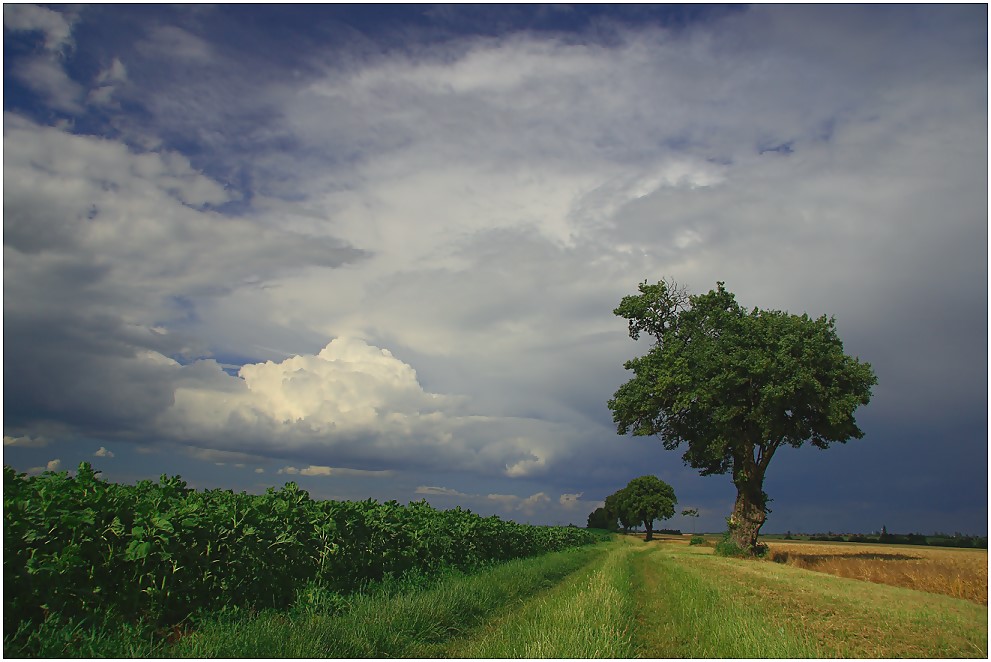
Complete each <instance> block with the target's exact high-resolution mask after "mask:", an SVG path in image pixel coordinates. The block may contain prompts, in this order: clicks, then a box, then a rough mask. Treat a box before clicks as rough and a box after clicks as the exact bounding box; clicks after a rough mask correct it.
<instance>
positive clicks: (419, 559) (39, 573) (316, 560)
mask: <svg viewBox="0 0 991 662" xmlns="http://www.w3.org/2000/svg"><path fill="white" fill-rule="evenodd" d="M3 499H4V557H3V561H4V606H5V609H4V633H5V637H4V651H5V653H6V652H10V653H11V654H14V655H15V656H17V654H18V653H22V654H24V655H28V656H32V655H33V652H32V651H33V649H32V648H31V647H30V646H28V643H29V642H28V633H30V632H34V631H37V627H38V626H40V625H41V624H43V623H46V622H48V621H50V620H51V619H53V618H58V619H61V620H60V621H59V622H64V623H71V624H72V625H71V628H70V629H71V631H72V632H75V629H81V631H82V630H85V629H86V628H87V627H91V626H94V625H95V624H96V623H97V621H99V619H100V615H101V614H106V613H108V612H110V611H114V612H116V613H119V614H125V615H126V619H125V620H128V621H129V622H132V623H137V622H146V623H148V624H150V625H151V626H154V627H158V628H167V627H168V626H173V625H175V624H177V623H180V622H182V621H184V620H186V619H188V618H189V617H190V616H192V615H195V614H198V613H204V612H208V611H215V610H221V609H227V608H245V609H252V610H262V609H286V608H289V607H292V606H293V605H309V606H310V607H312V608H319V609H325V608H331V607H333V606H335V605H336V604H337V602H336V600H337V598H335V597H334V596H339V595H346V594H347V593H349V592H353V591H355V590H357V589H360V588H361V587H363V586H367V585H368V584H370V583H374V582H381V581H382V580H383V579H386V578H390V579H391V581H406V582H407V583H408V582H409V581H413V578H415V577H420V576H422V577H427V576H432V575H436V574H437V573H439V572H442V571H443V570H444V569H446V568H455V569H459V570H472V569H477V568H480V567H482V566H485V565H487V564H490V563H493V562H496V561H505V560H510V559H516V558H525V557H529V556H534V555H538V554H543V553H546V552H550V551H557V550H562V549H566V548H569V547H574V546H580V545H586V544H590V543H593V542H596V540H597V539H598V537H597V536H596V535H595V534H593V533H592V532H589V531H586V530H584V529H578V528H574V527H538V526H526V525H521V524H517V523H515V522H507V521H503V520H501V519H499V518H498V517H479V516H478V515H475V514H474V513H472V512H470V511H468V510H462V509H460V508H457V509H454V510H448V511H439V510H436V509H434V508H432V507H431V506H430V505H429V504H428V503H427V502H426V501H420V502H415V503H410V504H409V505H408V506H403V505H400V504H399V503H397V502H395V501H389V502H387V503H378V502H376V501H374V500H371V499H369V500H366V501H359V502H341V501H314V500H313V499H311V498H310V496H309V494H308V493H307V492H306V491H305V490H302V489H300V488H299V486H298V485H296V484H295V483H287V484H286V485H285V486H284V487H282V488H281V489H279V490H275V489H272V488H270V489H269V490H268V491H267V492H266V493H265V494H262V495H249V494H246V493H243V492H242V493H240V494H236V493H234V492H231V491H229V490H205V491H202V492H196V491H194V490H191V489H189V488H188V487H187V486H186V483H185V481H183V480H182V479H181V478H180V477H178V476H175V477H171V478H170V477H167V476H162V477H161V479H160V480H159V481H158V482H157V483H155V482H152V481H149V480H145V481H141V482H139V483H138V484H136V485H117V484H114V483H108V482H106V481H103V480H101V479H100V478H99V477H98V472H96V471H94V470H93V468H92V467H91V466H90V465H89V464H88V463H85V462H84V463H82V464H80V465H79V470H78V472H77V474H76V476H74V477H70V476H69V474H68V472H60V473H54V472H45V473H44V474H42V475H40V476H30V477H29V476H27V475H25V474H20V473H17V472H16V471H14V470H13V469H12V468H10V467H4V493H3ZM403 578H406V579H403ZM301 587H302V588H301ZM301 591H302V593H301ZM52 622H53V623H54V622H55V621H52ZM25 624H26V626H25ZM67 627H68V626H67ZM63 630H64V629H63ZM63 630H59V632H63ZM59 636H60V637H61V635H59ZM72 636H73V637H75V636H76V635H75V634H73V635H72ZM62 638H64V637H62ZM35 639H37V637H36V638H35ZM24 646H28V648H24Z"/></svg>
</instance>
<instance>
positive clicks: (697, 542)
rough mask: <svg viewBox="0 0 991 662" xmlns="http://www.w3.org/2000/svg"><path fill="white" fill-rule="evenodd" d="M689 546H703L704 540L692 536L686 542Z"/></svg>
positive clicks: (700, 537)
mask: <svg viewBox="0 0 991 662" xmlns="http://www.w3.org/2000/svg"><path fill="white" fill-rule="evenodd" d="M688 544H689V545H704V544H705V538H703V537H702V536H692V538H691V540H689V541H688Z"/></svg>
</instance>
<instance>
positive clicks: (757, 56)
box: [4, 5, 987, 531]
mask: <svg viewBox="0 0 991 662" xmlns="http://www.w3.org/2000/svg"><path fill="white" fill-rule="evenodd" d="M4 19H5V40H4V50H5V64H4V67H5V77H4V78H5V81H4V85H5V100H4V103H5V111H6V112H5V118H4V124H5V143H4V152H5V153H4V161H5V163H4V165H5V168H4V177H5V182H4V184H5V186H4V196H5V198H4V242H5V246H4V269H5V279H4V295H5V296H4V317H5V325H6V330H5V340H7V347H8V354H7V356H6V357H5V365H4V377H5V381H7V382H8V383H12V382H13V383H20V384H21V385H22V388H21V389H19V390H18V391H15V392H13V393H11V392H10V389H8V392H6V393H5V409H6V410H7V418H6V419H5V426H6V427H5V435H6V436H9V437H10V438H11V439H31V440H34V439H37V438H41V437H44V438H45V439H49V438H50V439H52V440H53V441H52V444H53V446H49V447H44V448H39V449H28V448H27V447H25V448H20V447H18V446H11V448H12V449H19V450H18V452H20V451H22V450H23V451H27V450H32V452H34V451H37V452H42V451H46V452H47V451H48V450H49V449H51V448H55V447H59V448H61V447H60V446H57V444H59V443H62V442H61V441H59V440H61V439H64V440H66V441H65V443H68V440H70V439H71V438H72V435H73V434H74V433H75V434H78V433H80V432H86V433H90V434H92V435H94V438H93V439H88V440H87V442H86V443H87V451H86V453H87V455H86V456H87V457H89V456H91V455H92V452H93V449H95V448H100V447H106V448H107V449H108V450H109V451H112V452H116V454H117V456H116V458H115V461H116V462H118V463H122V458H127V457H129V454H128V453H126V452H122V451H121V449H120V448H111V446H110V445H108V444H109V442H106V441H105V440H106V439H110V438H115V437H116V438H124V437H127V438H129V439H131V440H132V442H133V443H134V444H135V445H137V444H144V445H145V446H151V444H152V440H156V439H157V440H160V439H168V440H170V441H171V443H174V444H179V445H180V446H181V445H185V446H186V447H188V448H190V449H194V450H193V451H190V452H192V453H193V455H181V454H180V455H181V456H182V457H183V458H185V459H184V461H186V462H207V461H208V459H209V458H216V457H221V456H219V455H216V454H217V453H227V454H230V453H235V454H236V453H241V454H242V455H244V456H245V457H247V458H249V459H245V457H241V460H243V461H238V462H235V464H246V465H248V466H254V468H257V469H262V465H263V464H264V463H266V462H269V463H279V464H278V466H281V467H283V468H286V467H289V468H293V469H295V470H297V471H298V472H299V473H298V474H292V475H294V476H297V477H299V479H300V480H307V481H330V480H333V479H334V474H333V472H331V471H330V470H331V469H332V468H338V469H340V468H347V469H351V470H353V471H378V470H393V471H395V472H396V473H395V475H394V477H393V480H392V481H391V484H392V485H393V487H390V488H388V489H390V490H393V491H392V492H389V493H388V494H389V497H390V498H403V497H404V496H406V497H412V496H414V494H415V491H416V489H417V488H420V487H424V488H435V490H436V491H435V492H432V493H430V496H431V497H432V498H438V499H457V498H462V499H468V500H471V499H474V501H465V503H469V502H470V503H472V505H473V507H474V505H475V504H485V505H487V506H492V505H498V506H499V507H502V508H504V509H505V510H503V511H501V512H505V513H515V514H516V516H522V515H523V513H524V512H526V513H529V514H528V515H527V516H532V517H542V518H544V519H545V520H553V519H554V518H556V517H565V516H566V515H567V516H569V517H571V516H575V513H576V512H578V510H580V509H584V508H587V509H588V510H591V508H592V507H594V505H595V503H596V500H598V499H601V498H602V497H604V496H605V495H607V494H609V493H611V492H613V491H615V490H616V489H618V488H619V487H622V485H624V484H625V483H626V482H627V481H628V480H629V479H630V478H632V477H634V476H635V475H641V474H643V473H648V472H651V473H656V474H657V475H659V476H661V477H662V478H663V479H664V480H667V481H668V482H670V483H671V484H672V485H674V486H675V488H676V491H677V492H678V494H679V495H681V496H682V498H681V501H682V504H683V505H685V506H686V507H687V506H697V507H700V508H701V509H702V512H703V517H702V518H701V521H700V522H699V523H698V524H699V526H700V527H702V528H710V529H716V528H720V527H721V526H722V523H723V521H722V518H723V517H724V516H725V511H726V510H727V509H728V508H729V504H730V503H731V501H732V496H733V495H732V486H731V485H730V483H729V480H728V479H727V478H726V477H714V478H707V479H701V478H699V477H698V476H697V475H695V473H694V472H693V471H692V470H690V469H687V468H685V467H684V466H683V465H682V462H681V459H680V452H665V451H663V450H662V449H661V448H660V443H659V442H658V441H657V440H653V439H632V438H622V437H618V436H616V435H615V427H614V425H613V423H612V421H611V417H610V413H609V411H608V410H607V409H606V407H605V402H606V400H608V399H609V397H611V395H612V394H613V392H614V391H615V389H616V388H617V387H618V386H619V385H620V384H621V383H623V381H624V380H625V379H627V378H628V374H627V373H626V372H625V371H624V370H623V369H622V365H623V362H624V361H625V360H627V359H629V358H631V357H632V356H634V355H637V354H641V353H643V351H645V346H644V344H643V343H635V342H633V341H631V340H629V339H628V338H627V336H626V326H625V324H624V323H623V320H620V319H617V318H615V317H614V316H613V315H612V314H611V311H612V309H613V308H614V307H615V306H616V305H617V304H618V303H619V300H620V299H621V298H622V296H624V295H626V294H631V293H633V292H635V290H636V285H637V283H639V282H641V281H643V280H650V281H655V280H657V279H659V278H661V277H664V276H667V277H673V278H675V279H676V280H678V281H679V282H682V283H684V284H686V285H687V286H688V287H689V289H690V290H692V291H695V292H701V291H705V290H708V289H709V288H711V287H713V286H714V285H715V282H716V281H726V283H727V286H728V287H729V289H730V290H731V291H733V292H735V293H736V294H737V297H738V299H739V300H740V301H741V303H742V304H744V305H745V306H748V307H749V306H758V307H762V308H776V309H786V310H789V311H791V312H796V313H801V312H808V313H809V314H811V315H813V316H818V315H820V314H827V315H829V314H835V315H836V317H837V324H838V328H839V331H840V335H841V337H842V338H843V339H844V341H845V344H846V349H847V351H848V352H850V353H853V354H856V355H858V356H860V358H862V359H864V360H867V361H869V362H871V363H872V365H873V366H874V368H875V370H876V372H877V373H878V376H879V380H880V383H879V386H878V387H877V389H876V391H875V397H874V401H873V402H872V404H871V405H870V406H869V407H868V408H866V409H865V410H864V411H863V412H862V413H861V414H859V415H858V419H859V420H860V421H861V423H862V427H863V428H864V430H865V431H866V432H867V437H866V438H865V439H863V440H860V441H853V442H851V443H850V444H849V445H847V446H844V447H838V448H836V449H831V450H829V451H826V452H824V453H817V452H815V451H813V450H811V449H801V450H797V451H794V453H788V454H783V455H782V456H781V457H780V458H776V460H775V464H774V465H773V466H772V467H771V470H770V472H769V478H768V480H769V483H768V492H769V493H770V494H771V496H772V498H774V499H775V501H774V502H773V503H772V508H773V509H774V513H772V518H771V520H770V522H771V524H769V526H771V527H777V526H778V524H781V526H788V527H790V528H793V529H797V528H799V527H801V526H804V525H805V523H807V522H812V524H810V526H813V527H816V526H819V527H820V528H830V526H831V525H830V524H829V522H833V521H835V522H844V526H849V527H852V528H856V527H870V526H875V521H876V520H877V519H878V517H879V513H880V514H883V515H886V516H887V517H889V518H890V519H889V520H887V523H888V525H889V529H890V528H892V527H893V526H894V524H892V523H893V522H895V521H896V518H897V521H899V522H909V521H913V520H912V517H913V515H915V516H917V519H918V521H919V522H920V524H919V526H920V527H922V528H930V529H931V528H935V527H937V526H939V522H940V521H943V520H944V519H950V520H953V521H956V522H961V524H960V526H961V527H963V528H967V526H968V525H966V523H967V522H971V524H970V525H969V526H970V528H971V529H972V530H975V531H976V529H974V528H973V527H983V526H985V524H984V520H986V505H985V504H977V505H974V504H973V503H972V500H973V499H974V498H975V497H976V496H978V495H979V494H981V493H982V490H983V492H986V488H987V476H986V474H984V473H983V466H984V465H986V461H987V447H986V419H987V409H986V406H987V373H986V371H985V366H986V364H987V287H986V279H987V252H986V246H987V195H986V194H987V188H986V184H987V149H986V145H987V67H986V63H987V32H986V24H987V16H986V8H984V7H978V6H970V7H967V6H959V7H956V6H954V7H935V6H912V7H899V8H888V7H875V6H852V7H828V8H826V7H797V6H796V7H791V6H773V7H772V6H766V7H761V6H756V7H743V6H736V7H731V8H722V7H715V6H705V7H692V8H687V9H684V8H673V7H659V6H640V5H636V6H633V5H631V6H605V5H601V6H599V5H582V6H574V7H567V6H565V7H560V6H553V7H552V6H543V5H536V6H529V5H528V6H498V7H496V6H487V7H455V6H412V5H403V6H389V7H388V8H382V7H363V6H362V7H359V6H311V5H308V6H305V7H304V6H290V7H283V6H279V7H276V6H255V7H250V8H249V7H240V6H220V7H203V6H180V7H162V6H149V7H144V6H143V7H128V6H122V7H121V6H114V7H110V6H83V7H73V8H62V7H56V8H55V9H54V10H50V9H43V8H38V7H30V6H21V7H17V8H11V7H5V16H4ZM338 339H339V340H340V343H341V344H339V345H334V346H333V347H330V345H329V344H328V343H330V342H331V341H332V340H334V341H336V340H338ZM328 347H330V349H329V350H328ZM325 350H326V351H327V352H328V354H324V351H325ZM383 350H388V351H389V352H391V353H390V354H389V355H388V356H387V355H386V354H384V353H382V352H383ZM211 355H214V356H216V357H217V358H218V359H219V360H221V361H223V362H224V365H220V364H218V363H214V362H212V361H205V360H198V359H201V358H203V357H209V356H211ZM321 355H323V356H321ZM235 357H236V361H235V360H234V358H235ZM328 357H329V358H328ZM266 360H268V361H270V363H265V361H266ZM233 363H239V364H242V363H243V364H244V365H245V368H246V370H245V372H244V374H245V375H253V376H252V377H251V378H250V379H249V378H248V377H243V378H242V377H238V376H235V373H237V371H238V369H239V368H240V367H241V366H240V365H231V364H233ZM397 376H401V379H399V381H398V382H397V381H395V379H397V378H398V377H397ZM397 384H400V385H401V386H402V388H399V387H398V386H397ZM345 403H351V405H353V409H348V408H347V407H345V406H344V404H345ZM368 403H376V404H375V405H374V406H370V408H368V407H366V408H365V409H362V407H361V406H360V405H362V404H365V405H367V404H368ZM355 412H364V413H362V414H361V415H359V414H357V413H355ZM334 426H336V427H334ZM8 427H10V428H11V429H7V428H8ZM14 428H16V429H14ZM96 437H99V438H96ZM327 440H330V441H327ZM94 441H95V442H97V443H95V444H94V443H91V442H94ZM135 447H137V446H135ZM60 452H61V451H60ZM165 455H169V454H168V453H166V454H165ZM173 455H174V454H173ZM224 457H234V456H224ZM238 457H240V456H238ZM69 458H70V455H69V454H67V453H61V459H62V460H64V461H65V462H66V463H68V462H69ZM250 458H256V459H250ZM258 458H260V459H258ZM53 459H55V456H52V457H50V458H42V457H37V458H35V459H34V460H33V461H34V462H35V464H33V465H32V466H44V464H45V462H47V461H51V460H53ZM126 461H127V462H131V461H132V460H126ZM219 461H223V460H219ZM251 462H256V463H258V464H257V465H251ZM66 466H69V465H68V464H67V465H66ZM133 466H138V465H133ZM188 466H189V467H190V470H194V471H198V470H199V469H198V468H197V469H194V468H193V467H195V466H196V465H188ZM265 466H266V467H267V468H268V469H272V467H273V466H275V465H274V464H272V465H271V466H269V465H265ZM445 467H448V468H449V470H448V471H447V472H446V473H445ZM325 469H326V471H325ZM454 469H456V470H454ZM304 470H308V473H307V474H304V473H303V471H304ZM273 471H274V469H273ZM248 473H251V471H248ZM269 473H272V472H269ZM225 475H230V476H235V475H236V474H234V473H231V474H225ZM273 475H274V474H273ZM466 476H470V477H471V478H470V479H469V478H466ZM341 478H342V477H341V476H340V475H338V476H337V479H341ZM349 480H353V481H354V482H352V483H349V487H348V489H353V490H355V492H354V496H359V497H360V496H368V495H369V494H368V493H365V494H361V493H360V490H361V487H360V486H361V484H360V482H358V481H359V477H358V476H357V475H352V476H350V478H349ZM472 481H484V482H485V485H486V486H485V488H484V489H483V488H481V487H478V486H476V485H473V484H472ZM314 484H319V483H314ZM369 485H371V483H369ZM913 485H919V486H924V490H923V491H925V492H930V493H932V494H933V495H934V496H933V497H932V498H931V499H929V500H928V501H925V499H924V497H921V496H920V493H919V492H913V491H912V489H913V488H912V486H913ZM321 489H324V488H321ZM333 489H334V488H331V487H326V488H325V489H324V491H325V493H327V494H330V493H331V492H332V490H333ZM342 489H344V488H343V487H342ZM367 489H368V490H372V489H374V490H377V491H376V492H375V494H382V495H385V494H386V491H385V490H386V488H385V487H383V485H382V483H376V486H375V487H374V488H372V487H368V488H367ZM402 490H405V492H403V491H402ZM578 494H581V495H582V496H581V497H576V496H575V495H578ZM458 495H463V496H458ZM490 496H491V497H492V498H490ZM825 499H834V500H835V501H834V502H833V503H835V504H836V508H834V509H832V510H831V509H830V508H828V507H823V506H821V505H820V504H821V503H822V502H823V500H825ZM453 504H454V502H453V501H452V502H450V505H453ZM954 508H955V510H954ZM576 509H578V510H576ZM982 509H983V510H982ZM982 513H983V518H982V517H981V515H982ZM584 514H587V513H584ZM572 521H579V522H580V521H583V517H581V516H575V517H572ZM820 523H821V524H820ZM681 525H682V526H685V524H681ZM836 528H839V525H837V526H836Z"/></svg>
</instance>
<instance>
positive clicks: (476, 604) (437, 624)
mask: <svg viewBox="0 0 991 662" xmlns="http://www.w3.org/2000/svg"><path fill="white" fill-rule="evenodd" d="M605 547H606V545H596V546H594V547H586V548H581V549H575V550H568V551H564V552H556V553H553V554H548V555H545V556H541V557H537V558H534V559H525V560H518V561H510V562H507V563H504V564H500V565H498V566H495V567H493V568H490V569H488V570H485V571H483V572H480V573H478V574H473V575H464V574H462V573H451V574H449V575H446V576H444V577H442V578H441V579H439V580H438V581H436V582H433V583H431V584H430V585H428V586H426V587H423V588H420V589H416V590H412V591H402V592H396V593H394V592H391V591H379V592H378V593H371V594H366V595H357V596H353V597H351V598H350V599H349V600H348V604H347V605H346V606H344V607H343V608H342V609H341V610H340V611H339V612H338V613H321V611H320V610H319V609H318V610H304V611H299V610H297V612H295V613H274V612H270V613H263V614H260V615H258V616H256V617H253V618H245V617H243V616H236V615H235V616H233V617H229V618H225V617H222V616H221V617H218V618H217V619H216V620H214V621H213V622H204V623H202V624H201V625H200V627H199V628H198V629H197V631H196V632H194V633H192V634H190V635H189V636H187V637H185V638H183V639H181V640H180V641H179V642H177V643H176V644H175V645H174V646H172V647H171V648H170V649H169V650H168V651H166V654H167V655H169V656H173V657H226V658H245V657H253V658H272V657H281V658H299V657H306V658H324V657H334V658H355V657H377V658H384V657H407V658H408V657H429V656H432V655H436V654H439V653H440V650H441V647H442V645H443V644H444V642H447V641H448V640H450V639H451V638H453V637H457V636H459V635H462V634H464V633H466V632H468V631H470V630H471V629H472V628H476V627H478V626H479V625H480V624H481V623H482V622H483V621H485V620H487V619H488V618H490V617H491V616H493V615H494V614H498V613H500V612H501V611H504V610H505V609H506V608H507V606H508V605H511V604H514V603H518V602H519V601H520V600H525V599H527V598H529V597H531V596H532V595H534V594H535V593H538V592H540V591H543V590H547V589H548V588H550V587H551V586H553V585H555V584H556V583H557V582H559V581H561V580H562V579H563V578H564V577H566V576H568V575H569V574H571V573H574V572H575V571H577V570H579V569H580V568H582V567H584V566H587V565H589V564H592V563H595V562H596V561H597V560H598V559H601V558H602V557H603V556H604V555H605V554H606V553H607V550H606V549H605Z"/></svg>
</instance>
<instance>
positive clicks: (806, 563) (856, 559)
mask: <svg viewBox="0 0 991 662" xmlns="http://www.w3.org/2000/svg"><path fill="white" fill-rule="evenodd" d="M767 546H768V548H769V550H770V551H769V553H768V555H767V558H768V559H770V560H771V561H773V562H776V563H786V564H788V565H793V566H796V567H799V568H804V569H807V570H814V571H816V572H825V573H828V574H830V575H836V576H838V577H847V578H850V579H860V580H863V581H868V582H874V583H877V584H889V585H892V586H903V587H905V588H911V589H915V590H918V591H926V592H928V593H941V594H943V595H949V596H953V597H955V598H963V599H964V600H970V601H971V602H975V603H977V604H980V605H987V604H988V551H987V550H986V549H979V550H977V549H957V548H950V547H916V546H910V545H870V544H863V543H822V542H814V543H812V542H802V541H790V540H788V541H784V540H773V541H767Z"/></svg>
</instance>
